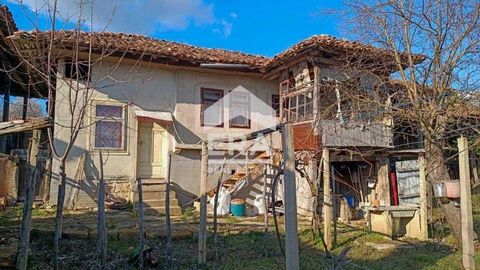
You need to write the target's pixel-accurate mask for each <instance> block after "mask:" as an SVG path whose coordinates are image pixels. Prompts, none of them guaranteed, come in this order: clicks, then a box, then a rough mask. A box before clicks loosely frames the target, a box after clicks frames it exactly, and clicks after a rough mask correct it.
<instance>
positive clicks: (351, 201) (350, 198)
mask: <svg viewBox="0 0 480 270" xmlns="http://www.w3.org/2000/svg"><path fill="white" fill-rule="evenodd" d="M345 199H346V200H347V203H348V205H349V206H350V207H352V208H353V207H355V198H353V196H352V195H345Z"/></svg>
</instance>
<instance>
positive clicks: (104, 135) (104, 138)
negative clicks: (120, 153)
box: [95, 121, 123, 148]
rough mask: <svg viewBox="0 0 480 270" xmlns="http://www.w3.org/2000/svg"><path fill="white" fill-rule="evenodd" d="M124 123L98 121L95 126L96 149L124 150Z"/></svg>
mask: <svg viewBox="0 0 480 270" xmlns="http://www.w3.org/2000/svg"><path fill="white" fill-rule="evenodd" d="M122 138H123V132H122V123H119V122H112V121H98V122H97V123H96V124H95V147H100V148H122Z"/></svg>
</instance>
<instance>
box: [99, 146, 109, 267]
mask: <svg viewBox="0 0 480 270" xmlns="http://www.w3.org/2000/svg"><path fill="white" fill-rule="evenodd" d="M98 158H99V162H100V164H99V176H100V177H99V178H100V179H99V181H98V186H99V188H98V202H97V203H98V217H97V218H98V220H97V253H98V256H99V266H100V267H99V268H100V269H105V268H106V267H107V224H106V220H105V179H104V178H103V177H104V176H103V155H102V151H101V150H100V151H99V152H98Z"/></svg>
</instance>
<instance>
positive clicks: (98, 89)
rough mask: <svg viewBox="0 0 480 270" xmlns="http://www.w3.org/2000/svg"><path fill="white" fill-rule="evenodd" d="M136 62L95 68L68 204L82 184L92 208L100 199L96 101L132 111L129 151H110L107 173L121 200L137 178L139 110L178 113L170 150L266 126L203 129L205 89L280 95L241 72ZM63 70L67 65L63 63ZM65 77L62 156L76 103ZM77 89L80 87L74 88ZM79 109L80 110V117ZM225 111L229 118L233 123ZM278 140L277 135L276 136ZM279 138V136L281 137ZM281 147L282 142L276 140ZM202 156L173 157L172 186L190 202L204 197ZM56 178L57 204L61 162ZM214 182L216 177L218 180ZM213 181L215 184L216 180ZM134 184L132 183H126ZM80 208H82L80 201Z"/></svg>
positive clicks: (59, 129) (58, 119)
mask: <svg viewBox="0 0 480 270" xmlns="http://www.w3.org/2000/svg"><path fill="white" fill-rule="evenodd" d="M133 64H134V63H132V62H128V61H125V62H122V63H120V64H118V63H114V62H107V61H104V62H103V63H101V64H96V65H95V66H93V68H92V83H91V85H92V88H93V91H91V93H89V96H88V98H87V99H86V100H87V101H86V104H87V109H88V110H87V117H86V119H85V121H86V122H85V123H86V124H87V127H86V128H85V129H83V130H81V131H80V133H79V135H78V138H77V139H76V142H75V145H74V146H73V148H72V150H71V152H70V154H69V155H68V158H67V165H66V168H67V176H68V180H67V192H66V198H67V199H66V200H67V201H68V198H69V196H71V194H73V193H74V189H72V187H75V186H80V187H81V190H82V192H81V193H80V195H79V199H78V200H79V201H81V202H82V204H84V205H86V206H89V207H90V206H94V205H95V203H94V201H95V198H96V196H97V194H96V190H97V186H96V185H97V179H98V170H99V169H98V168H99V161H98V151H97V150H95V149H94V148H93V146H92V145H93V136H92V135H91V134H92V129H93V126H88V123H91V122H92V120H91V117H92V115H93V113H94V110H93V109H94V106H93V104H95V103H106V104H124V105H125V108H126V115H127V117H126V131H125V134H126V147H125V149H124V150H121V151H104V160H105V162H104V175H105V179H106V180H107V185H109V186H112V188H110V189H109V188H108V187H107V191H109V190H110V191H111V192H112V193H114V194H115V195H116V196H118V197H123V196H124V195H125V194H126V191H125V189H126V185H132V184H133V180H134V179H135V177H136V152H137V120H136V118H135V114H134V109H135V108H141V109H143V110H150V111H164V112H171V113H173V114H174V123H173V124H167V125H165V127H166V128H167V131H168V133H169V141H170V142H169V143H170V146H169V147H170V150H171V151H172V152H173V150H175V149H176V146H177V145H178V144H196V143H198V142H199V140H200V139H201V138H205V137H206V136H207V135H212V134H215V133H218V134H219V136H226V135H238V134H244V133H248V132H251V131H254V130H256V129H258V128H260V127H261V128H263V127H264V126H262V123H261V122H262V121H261V118H260V121H258V122H253V121H252V126H251V128H250V129H233V128H228V127H225V128H210V127H202V126H201V123H200V101H201V100H200V93H201V92H200V88H202V87H209V88H218V89H224V90H232V89H235V88H237V87H238V86H242V87H244V88H245V89H247V90H248V91H250V92H251V93H252V94H254V95H255V96H256V97H258V98H259V99H260V100H262V101H264V102H265V104H267V105H271V95H272V94H276V93H277V92H278V91H277V84H276V83H274V82H271V81H267V80H264V79H262V78H261V77H259V76H253V75H248V76H247V75H241V74H239V73H225V72H212V71H208V72H207V71H205V72H201V71H200V70H198V71H197V70H192V69H182V68H176V69H173V68H171V67H165V66H160V65H154V64H151V63H150V64H148V65H147V64H145V66H137V67H134V65H133ZM60 66H61V65H60ZM69 82H70V80H68V79H63V76H62V70H61V69H60V70H59V74H58V78H57V93H56V96H57V99H56V103H55V112H56V115H55V146H56V148H57V149H58V152H59V153H60V154H61V153H63V151H64V149H65V148H66V146H67V143H68V141H69V137H70V129H69V126H71V124H70V120H71V115H70V114H69V113H68V112H69V111H70V104H71V103H72V102H71V100H72V99H71V98H72V95H71V93H69V92H71V91H70V90H69V89H70V88H71V87H69V85H68V83H69ZM74 88H75V89H77V87H76V86H75V87H74ZM85 94H86V91H84V90H80V91H79V98H78V99H77V100H75V101H73V102H74V103H75V104H79V105H80V106H79V108H81V107H82V106H81V105H82V102H84V100H85V96H84V95H85ZM78 113H79V110H77V111H76V112H75V115H78ZM227 113H228V112H225V114H226V115H225V116H224V119H228V114H227ZM274 137H276V136H274ZM276 138H278V137H276ZM275 142H276V143H275V145H276V146H277V147H278V146H279V143H278V139H275ZM83 153H87V159H86V162H85V166H84V169H83V171H84V173H83V179H81V182H80V183H77V182H76V181H75V180H73V179H72V178H73V176H74V175H75V170H76V167H77V163H78V160H79V157H80V156H81V155H82V154H83ZM199 168H200V155H199V151H198V150H182V151H180V152H178V151H177V153H175V154H174V155H173V156H172V177H171V179H172V182H174V185H175V186H176V187H177V188H178V190H179V191H183V193H182V192H177V194H178V195H177V196H178V197H180V198H179V199H180V201H181V203H182V201H183V202H184V200H181V198H188V197H189V196H192V195H195V194H198V193H199V188H200V186H199V182H200V174H199V172H200V170H199ZM52 171H53V174H52V181H51V189H50V203H51V204H56V199H57V194H58V172H59V161H58V160H54V162H53V169H52ZM211 178H212V179H215V180H214V181H216V178H215V177H214V176H212V177H211ZM212 181H213V180H212ZM214 181H213V182H214ZM126 183H128V184H126ZM77 206H79V204H78V203H77Z"/></svg>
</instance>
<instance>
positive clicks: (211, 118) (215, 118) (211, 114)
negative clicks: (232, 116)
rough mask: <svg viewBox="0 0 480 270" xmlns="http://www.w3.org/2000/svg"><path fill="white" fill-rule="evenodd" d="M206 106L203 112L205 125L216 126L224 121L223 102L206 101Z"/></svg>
mask: <svg viewBox="0 0 480 270" xmlns="http://www.w3.org/2000/svg"><path fill="white" fill-rule="evenodd" d="M205 108H206V109H205V111H204V112H203V123H204V124H205V125H212V126H216V125H219V124H221V123H222V104H221V103H205Z"/></svg>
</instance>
